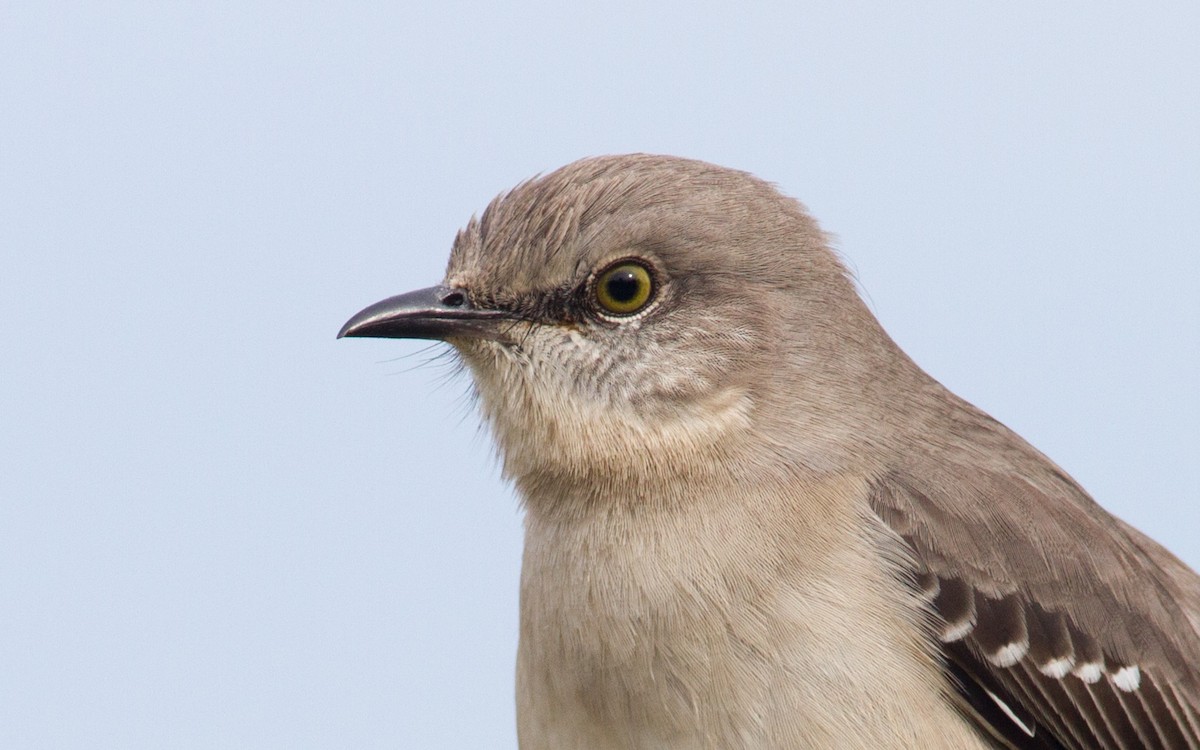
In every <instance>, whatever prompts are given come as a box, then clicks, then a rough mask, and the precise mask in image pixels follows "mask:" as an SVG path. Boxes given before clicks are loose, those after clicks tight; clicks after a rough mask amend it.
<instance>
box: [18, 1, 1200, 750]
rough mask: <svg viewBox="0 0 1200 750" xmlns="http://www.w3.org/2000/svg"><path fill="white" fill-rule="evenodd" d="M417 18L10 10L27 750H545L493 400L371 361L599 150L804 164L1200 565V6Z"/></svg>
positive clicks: (404, 351) (393, 9)
mask: <svg viewBox="0 0 1200 750" xmlns="http://www.w3.org/2000/svg"><path fill="white" fill-rule="evenodd" d="M404 5H407V6H416V5H418V4H416V3H407V4H402V3H380V4H378V5H373V6H372V5H363V4H358V3H339V4H336V6H335V5H334V4H329V5H324V6H323V5H318V4H311V3H278V4H263V3H241V2H236V3H235V2H224V3H191V4H189V3H169V4H161V3H124V4H121V3H116V4H107V3H79V4H71V3H17V2H10V3H5V4H3V6H0V248H2V250H3V266H2V269H3V270H2V271H0V332H2V333H0V341H2V342H3V345H4V354H3V357H2V358H0V386H2V387H0V456H2V457H3V458H0V603H2V606H0V746H3V747H6V748H10V747H11V748H18V747H20V748H37V747H122V748H159V747H183V748H208V747H222V748H225V747H228V748H234V747H245V748H269V747H279V748H307V747H312V748H345V747H355V748H367V747H381V748H382V747H405V748H512V747H514V746H515V736H514V731H513V719H512V687H511V683H512V664H513V652H514V648H515V644H516V594H517V574H518V566H519V555H520V542H521V539H520V534H521V531H520V514H519V511H518V508H517V505H516V502H515V500H514V498H513V496H512V493H511V492H510V490H508V489H507V488H506V487H505V486H504V485H503V484H502V483H501V482H500V480H499V478H498V474H497V471H496V468H495V465H494V462H493V460H492V459H491V456H490V447H489V443H488V441H487V439H486V436H485V435H482V434H480V431H479V428H478V421H477V419H476V417H475V415H474V414H473V413H472V411H471V409H470V405H469V403H468V402H467V401H466V399H464V397H463V396H464V394H465V393H466V392H467V390H468V388H467V384H466V382H465V381H464V380H462V379H461V376H460V377H459V378H451V379H449V380H448V381H447V380H446V375H447V372H448V368H447V367H445V366H444V365H438V364H434V365H431V366H425V367H416V369H413V368H414V366H415V365H419V364H420V363H421V362H422V361H423V360H424V358H425V357H424V355H421V354H416V353H417V352H420V351H421V350H422V349H423V347H424V345H423V344H421V343H417V342H397V341H361V340H352V341H335V340H334V335H335V333H336V332H337V330H338V328H339V327H340V326H341V324H342V323H343V322H344V321H345V320H346V319H347V318H348V317H349V316H350V315H351V314H352V313H354V312H356V311H357V310H359V309H360V308H361V307H363V306H365V305H366V304H368V303H371V302H374V301H376V300H378V299H380V298H382V297H385V296H388V295H391V294H394V293H398V292H401V291H405V290H408V289H411V288H415V287H420V286H427V285H429V284H431V283H433V282H435V281H437V280H438V279H439V278H440V275H441V271H442V268H443V265H444V262H445V258H446V255H447V252H448V250H449V246H450V241H451V239H452V237H453V235H454V232H455V230H456V229H457V228H458V227H459V226H461V225H462V224H463V223H464V222H465V221H466V219H467V218H468V217H469V216H470V215H471V214H472V213H473V212H476V211H479V210H481V209H482V207H483V206H484V205H485V204H486V202H487V201H488V200H489V199H490V198H491V197H492V196H493V195H494V194H496V193H497V192H499V191H501V190H503V189H505V188H508V187H510V186H511V185H513V184H514V183H515V182H517V181H519V180H521V179H524V178H526V177H529V176H531V175H533V174H534V173H537V172H540V171H546V170H549V169H552V168H554V167H557V166H559V165H561V164H563V163H566V162H568V161H571V160H573V159H575V158H578V157H580V156H585V155H591V154H600V153H613V152H625V151H653V152H665V153H673V154H680V155H685V156H691V157H697V158H701V159H707V160H709V161H714V162H718V163H721V164H725V165H729V166H733V167H738V168H742V169H747V170H750V171H752V172H755V173H756V174H759V175H761V176H762V177H765V178H767V179H769V180H772V181H774V182H776V183H778V184H779V185H780V186H781V187H782V188H783V189H784V190H785V191H786V192H787V193H789V194H791V195H794V196H796V197H798V198H800V199H801V200H802V201H804V202H805V203H806V204H807V205H808V206H809V207H810V208H811V209H812V211H813V212H814V213H815V214H816V216H817V217H818V218H819V219H820V221H821V222H822V224H823V226H824V227H825V228H826V229H827V230H828V231H830V232H832V233H834V234H835V235H836V236H837V238H838V247H839V249H840V250H841V252H843V253H844V254H845V256H846V257H847V258H848V260H849V262H850V264H851V266H852V267H853V268H854V269H855V270H856V272H857V273H858V275H859V277H860V279H861V282H862V284H863V286H864V287H865V289H866V290H867V292H868V296H869V299H870V302H871V304H872V307H873V308H874V309H875V311H876V312H877V314H878V315H879V317H880V318H881V320H882V321H883V323H884V325H885V326H886V327H887V328H888V330H889V331H891V333H892V334H893V336H894V337H895V338H896V339H897V340H898V341H899V342H900V344H901V345H902V346H903V347H905V348H906V349H907V350H908V352H909V353H910V354H911V355H912V356H913V357H914V358H915V359H916V360H917V361H918V362H919V363H920V364H921V365H923V366H924V367H925V368H926V369H927V370H929V371H930V372H931V373H932V374H933V375H934V376H935V377H937V378H939V379H940V380H942V381H943V382H945V383H946V384H947V385H949V386H950V387H951V388H952V389H954V390H956V391H957V392H959V393H960V394H962V395H963V396H965V397H967V398H968V399H970V400H972V401H974V402H975V403H976V404H978V405H979V406H981V407H983V408H984V409H986V410H988V411H989V412H991V413H992V414H994V415H995V416H996V417H998V418H999V419H1001V420H1002V421H1004V422H1006V423H1007V424H1008V425H1010V426H1011V427H1013V428H1014V429H1016V430H1017V431H1018V432H1020V433H1021V434H1023V435H1025V436H1026V437H1027V438H1028V439H1030V440H1031V441H1032V442H1033V443H1034V444H1035V445H1037V446H1038V447H1040V448H1041V449H1043V450H1044V451H1045V452H1046V453H1048V454H1049V455H1050V456H1051V457H1052V458H1053V459H1055V460H1056V461H1057V462H1058V463H1060V464H1061V465H1062V466H1063V467H1065V468H1066V469H1067V470H1068V471H1069V472H1071V473H1072V474H1073V475H1074V476H1075V477H1076V478H1078V479H1079V480H1080V481H1081V482H1082V483H1083V484H1084V485H1085V486H1086V487H1087V488H1088V489H1089V490H1090V491H1091V492H1092V493H1093V494H1094V495H1095V496H1096V498H1097V499H1098V500H1099V501H1100V502H1101V503H1102V504H1104V505H1105V506H1106V507H1108V508H1109V509H1111V510H1113V511H1115V512H1116V513H1118V514H1119V515H1121V516H1123V517H1124V518H1126V519H1128V520H1129V521H1131V522H1132V523H1134V524H1135V525H1136V526H1138V527H1140V528H1142V529H1144V530H1146V531H1147V532H1149V533H1150V534H1151V535H1153V536H1155V537H1156V538H1158V539H1159V540H1161V541H1162V542H1163V543H1164V544H1166V545H1167V546H1168V547H1170V548H1171V549H1173V550H1174V551H1176V552H1177V553H1178V554H1179V555H1180V556H1181V557H1183V558H1184V559H1185V560H1186V561H1188V562H1189V563H1190V564H1191V565H1193V566H1196V565H1200V504H1198V500H1200V490H1198V489H1197V488H1200V459H1198V458H1197V456H1198V455H1200V427H1198V425H1200V396H1198V395H1197V391H1198V385H1200V293H1198V292H1197V286H1198V285H1200V211H1198V209H1197V203H1198V201H1200V75H1198V74H1197V71H1200V51H1198V50H1200V47H1198V46H1197V45H1196V43H1195V40H1196V37H1197V35H1198V33H1200V10H1197V6H1196V4H1195V3H1194V2H1179V3H1173V4H1170V3H1155V4H1153V9H1151V7H1150V4H1141V6H1139V7H1137V8H1136V9H1135V7H1134V6H1133V5H1132V4H1123V5H1118V4H1101V5H1097V4H1095V3H1056V4H1054V7H1053V8H1047V7H1044V6H1045V4H1044V3H991V4H986V5H985V4H980V3H969V4H964V3H957V2H942V3H916V4H913V3H905V4H892V3H879V2H877V3H844V2H839V3H823V4H816V5H807V6H805V7H801V4H797V3H790V2H789V3H772V4H757V5H756V6H755V8H756V9H754V10H747V9H745V8H738V9H736V10H735V9H734V8H733V5H732V4H731V5H729V6H722V5H716V4H713V5H698V4H695V3H677V4H673V5H653V6H651V5H649V4H646V3H625V4H606V5H592V6H590V7H589V8H588V9H579V8H575V7H572V6H570V5H568V4H563V3H543V4H512V5H505V6H499V5H497V6H491V7H484V6H482V5H479V4H471V3H429V4H420V5H423V6H424V5H427V6H428V7H408V8H405V9H401V6H404ZM434 351H436V350H434Z"/></svg>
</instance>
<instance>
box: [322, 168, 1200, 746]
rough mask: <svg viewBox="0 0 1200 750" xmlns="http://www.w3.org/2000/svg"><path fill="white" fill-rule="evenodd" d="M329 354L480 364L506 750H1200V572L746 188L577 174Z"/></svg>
mask: <svg viewBox="0 0 1200 750" xmlns="http://www.w3.org/2000/svg"><path fill="white" fill-rule="evenodd" d="M638 269H641V270H638ZM647 289H648V290H649V295H648V296H647V297H646V298H645V300H644V301H643V300H642V297H640V296H638V295H640V293H641V292H643V291H646V290H647ZM606 295H607V296H606ZM342 334H343V335H347V336H386V337H419V338H441V339H445V340H447V341H449V342H450V343H451V344H453V345H454V347H455V348H456V349H457V351H458V353H459V354H460V356H461V357H462V359H463V361H464V362H465V363H466V365H467V366H468V367H469V369H470V371H471V374H472V376H473V378H474V382H475V385H476V388H477V390H478V393H479V396H480V404H481V407H482V410H483V413H484V416H485V417H486V419H487V422H488V423H489V425H490V426H491V428H492V431H493V434H494V436H495V438H496V440H497V443H498V445H499V448H500V453H501V455H502V457H503V465H504V471H505V474H506V476H507V477H508V478H509V479H511V480H512V481H513V482H514V483H515V485H516V486H517V488H518V490H519V492H520V496H521V498H522V502H523V504H524V506H525V509H526V549H525V559H524V567H523V571H522V585H521V641H520V647H519V652H518V684H517V702H518V729H519V735H520V741H521V746H522V747H523V748H526V750H529V749H530V748H575V747H578V748H659V747H672V748H735V747H745V748H767V747H780V748H782V747H811V748H851V747H862V748H901V747H905V748H917V747H920V748H971V747H975V748H985V747H1011V748H1080V749H1082V748H1154V747H1161V748H1192V749H1196V748H1200V675H1198V671H1197V670H1198V665H1200V578H1198V577H1197V575H1196V574H1195V573H1194V572H1193V571H1191V570H1189V569H1188V568H1187V567H1186V566H1184V565H1183V564H1182V563H1181V562H1179V561H1178V560H1177V559H1176V558H1175V557H1174V556H1172V555H1171V554H1170V553H1169V552H1167V551H1166V550H1164V549H1163V548H1162V547H1160V546H1158V545H1157V544H1155V543H1154V542H1153V541H1152V540H1150V539H1148V538H1147V537H1145V536H1144V535H1142V534H1141V533H1139V532H1138V531H1136V530H1135V529H1133V528H1131V527H1130V526H1128V525H1126V524H1125V523H1123V522H1121V521H1120V520H1118V519H1116V518H1114V517H1112V516H1111V515H1109V514H1108V513H1106V512H1105V511H1104V510H1103V509H1101V508H1100V507H1099V506H1098V505H1096V503H1094V502H1093V501H1092V499H1091V498H1090V497H1089V496H1088V495H1087V493H1086V492H1084V490H1082V489H1081V488H1080V487H1079V486H1078V485H1077V484H1076V483H1075V482H1074V481H1073V480H1072V479H1071V478H1070V477H1069V476H1067V475H1066V474H1065V473H1064V472H1063V471H1062V470H1061V469H1059V468H1058V467H1057V466H1055V465H1054V464H1053V463H1052V462H1051V461H1050V460H1048V459H1047V458H1046V457H1045V456H1043V455H1042V454H1040V453H1039V452H1037V451H1036V450H1035V449H1034V448H1032V447H1030V446H1029V445H1028V444H1027V443H1026V442H1025V441H1023V440H1022V439H1021V438H1020V437H1019V436H1017V435H1015V434H1014V433H1012V432H1011V431H1010V430H1008V429H1007V428H1005V427H1004V426H1003V425H1001V424H999V423H998V422H996V421H995V420H993V419H991V418H990V417H988V416H987V415H986V414H984V413H982V412H980V411H979V410H978V409H976V408H974V407H972V406H971V405H970V404H967V403H966V402H964V401H962V400H961V399H959V398H958V397H956V396H955V395H954V394H952V393H950V392H949V391H947V390H946V389H945V388H944V387H943V386H941V385H940V384H939V383H937V382H936V381H935V380H933V379H932V378H931V377H929V376H928V375H927V374H926V373H925V372H923V371H922V370H921V369H920V368H919V367H917V366H916V365H915V364H914V363H913V362H912V361H911V360H910V359H909V358H908V357H907V356H906V355H905V354H904V353H903V352H902V351H900V349H899V348H898V347H897V346H896V345H895V343H894V342H893V341H892V340H891V339H890V338H889V337H888V336H887V334H886V333H885V332H884V331H883V330H882V328H881V327H880V326H879V324H878V323H877V322H876V320H875V319H874V317H873V316H872V315H871V313H870V312H869V311H868V310H867V308H866V306H865V305H864V304H863V303H862V301H861V300H860V298H859V297H858V295H857V293H856V292H855V289H854V286H853V284H852V283H851V281H850V280H849V278H848V276H847V274H846V272H845V270H844V269H843V267H842V266H841V264H840V263H839V261H838V259H837V258H836V256H835V255H834V254H833V252H832V251H831V250H830V249H829V247H828V243H827V241H826V238H825V237H824V235H823V234H822V233H821V231H820V230H819V228H818V227H817V226H816V224H815V223H814V222H813V220H812V219H811V218H810V217H809V216H808V215H807V214H806V212H805V211H804V209H803V208H802V207H801V206H800V204H798V203H797V202H795V201H793V200H791V199H789V198H786V197H784V196H782V195H781V194H779V193H778V192H777V191H776V190H775V189H774V188H773V187H771V186H770V185H768V184H766V183H764V182H762V181H760V180H758V179H755V178H754V177H752V176H750V175H747V174H745V173H742V172H736V171H733V170H728V169H723V168H720V167H716V166H713V165H709V164H705V163H701V162H696V161H689V160H684V159H677V158H672V157H660V156H647V155H632V156H617V157H602V158H595V159H586V160H583V161H580V162H576V163H574V164H571V165H569V166H567V167H564V168H563V169H560V170H558V171H556V172H554V173H552V174H549V175H547V176H544V177H541V178H538V179H535V180H532V181H530V182H527V183H525V184H523V185H520V186H518V187H517V188H515V189H514V190H513V191H511V192H509V193H507V194H505V195H502V196H500V197H499V198H497V199H496V200H495V201H494V202H493V203H492V204H491V205H490V206H489V207H488V208H487V210H486V211H485V212H484V214H483V215H482V217H481V218H479V219H478V220H472V221H471V222H470V223H469V225H468V226H467V227H466V228H465V229H464V230H463V231H462V232H460V233H459V235H458V237H457V238H456V240H455V243H454V248H453V251H452V254H451V258H450V264H449V268H448V270H447V274H446V278H445V280H444V282H443V284H442V285H440V286H438V287H435V288H433V289H430V290H422V291H421V292H416V293H412V294H409V295H402V296H401V297H396V298H392V299H390V300H385V301H383V302H381V303H378V304H377V305H373V306H372V307H370V308H367V309H366V310H364V311H363V312H362V313H360V314H359V315H357V316H355V317H354V318H353V319H352V320H351V321H350V322H349V323H347V325H346V327H345V328H344V329H343V331H342Z"/></svg>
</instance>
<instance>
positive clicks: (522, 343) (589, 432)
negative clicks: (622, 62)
mask: <svg viewBox="0 0 1200 750" xmlns="http://www.w3.org/2000/svg"><path fill="white" fill-rule="evenodd" d="M847 318H854V320H852V321H851V320H847ZM846 331H851V332H855V333H854V334H853V335H855V336H857V337H858V338H859V339H861V340H851V339H848V338H847V336H846V335H845V332H846ZM341 335H343V336H367V337H393V338H432V339H442V340H445V341H447V342H449V343H450V344H452V345H453V346H454V347H455V348H456V349H457V351H458V352H459V354H460V355H461V357H462V359H463V360H464V361H465V362H466V364H467V366H468V367H469V369H470V371H471V373H472V375H473V376H474V380H475V384H476V387H477V389H478V393H479V396H480V400H481V405H482V408H483V411H484V413H485V415H486V417H487V419H488V421H489V422H490V424H491V426H492V428H493V431H494V434H495V436H496V438H497V441H498V443H499V446H500V449H501V453H502V454H503V457H504V465H505V469H506V472H507V473H508V474H509V475H510V476H512V477H514V478H515V479H517V481H518V482H536V481H542V480H550V481H556V482H557V481H561V480H563V479H568V480H570V479H576V480H586V481H590V482H596V481H603V482H605V483H607V482H608V481H612V482H620V481H628V480H629V479H630V478H636V479H637V481H639V482H645V481H646V478H647V477H663V478H664V479H669V478H672V477H678V476H679V475H680V474H684V473H686V474H690V475H703V474H705V473H708V472H712V471H717V470H718V467H722V466H724V467H726V468H724V469H721V470H723V471H728V468H727V467H728V466H729V465H730V463H729V462H728V461H727V460H723V459H728V458H729V457H730V456H732V455H733V454H737V455H738V456H741V457H746V456H752V457H753V458H752V460H751V461H750V464H759V463H763V462H764V461H767V460H768V459H769V457H770V456H771V455H773V454H776V453H779V452H791V451H794V450H797V449H803V448H804V446H803V445H799V446H798V445H794V443H795V441H791V443H793V444H789V445H788V446H780V445H775V444H774V443H773V442H772V437H771V436H772V435H773V434H778V433H779V430H777V429H776V428H777V427H778V426H779V424H780V423H782V422H787V423H789V424H790V425H792V426H796V425H799V426H800V427H801V428H802V429H803V427H804V425H805V424H806V423H807V424H808V425H809V426H810V427H812V428H813V429H811V430H809V432H810V433H811V434H812V436H813V438H812V440H813V444H812V445H810V446H808V447H809V448H811V451H802V452H805V453H810V454H811V455H825V456H828V455H830V452H829V451H828V447H829V446H828V445H826V444H825V443H827V442H828V441H830V440H837V439H839V438H838V436H839V435H840V434H841V433H843V432H845V430H842V429H840V428H839V425H842V424H845V423H846V422H847V419H846V418H847V416H848V414H847V410H849V411H850V412H852V411H853V407H852V406H849V407H848V406H847V403H848V402H847V399H849V403H851V404H853V403H854V402H855V401H861V400H862V398H863V395H864V394H863V393H862V392H861V390H862V389H863V388H864V387H867V386H866V385H864V383H865V382H867V381H870V380H871V379H872V377H871V376H872V373H870V372H868V370H869V369H870V368H869V366H868V365H869V362H870V360H871V357H870V356H868V355H867V351H868V350H870V349H873V348H878V346H879V345H880V342H881V339H880V337H881V336H882V333H881V332H879V331H878V327H877V325H875V323H874V320H873V318H871V316H870V314H869V313H867V312H866V309H865V307H863V305H862V304H861V302H860V301H859V299H858V297H857V295H856V293H855V292H854V289H853V285H852V283H851V282H850V281H849V280H848V279H847V277H846V274H845V272H844V270H843V268H842V266H841V264H840V263H839V262H838V260H837V258H836V257H835V255H834V254H833V253H832V252H831V251H830V250H829V249H828V245H827V242H826V238H825V237H824V235H823V234H822V233H821V231H820V230H819V229H818V228H817V226H816V224H815V223H814V222H813V220H812V219H811V218H810V217H809V216H808V215H807V214H806V213H805V211H804V209H803V208H802V207H801V206H800V204H799V203H797V202H795V201H793V200H791V199H789V198H786V197H784V196H782V195H781V194H780V193H779V192H777V191H776V190H775V189H774V188H773V187H772V186H770V185H769V184H767V183H765V182H762V181H760V180H758V179H756V178H754V177H752V176H750V175H748V174H746V173H743V172H737V171H733V170H729V169H724V168H720V167H716V166H713V165H710V164H706V163H703V162H697V161H690V160H684V159H678V158H673V157H661V156H647V155H631V156H615V157H600V158H593V159H585V160H583V161H579V162H576V163H574V164H571V165H568V166H567V167H564V168H562V169H560V170H558V171H556V172H553V173H551V174H549V175H546V176H544V177H540V178H537V179H534V180H531V181H529V182H526V183H524V184H522V185H520V186H518V187H517V188H515V189H513V190H512V191H510V192H508V193H506V194H503V195H501V196H500V197H498V198H497V199H496V200H495V201H493V202H492V204H491V205H490V206H488V208H487V210H486V211H485V212H484V213H483V215H482V217H481V218H479V219H472V221H471V222H470V223H469V224H468V225H467V227H466V228H465V229H463V230H462V231H461V232H460V233H459V234H458V237H457V238H456V239H455V242H454V248H453V251H452V253H451V257H450V263H449V267H448V269H447V272H446V277H445V280H444V281H443V282H442V284H440V285H439V286H436V287H432V288H430V289H424V290H420V291H417V292H412V293H409V294H404V295H400V296H398V297H393V298H391V299H388V300H384V301H382V302H380V303H377V304H376V305H372V306H371V307H368V308H367V309H365V310H363V311H362V312H361V313H359V314H358V315H356V316H355V317H354V318H353V319H351V320H350V321H349V322H348V323H347V324H346V326H345V327H344V328H343V330H342V333H341ZM883 338H886V337H883ZM839 393H843V394H848V395H847V397H846V398H836V397H835V398H832V399H831V394H835V395H836V394H839ZM839 402H840V407H839V411H838V412H837V413H834V412H833V411H832V409H831V404H834V403H839ZM849 416H853V415H849ZM849 421H851V422H852V421H854V420H853V419H851V420H849ZM792 434H795V433H794V432H793V433H792ZM818 435H820V437H817V436H818ZM801 442H803V441H801ZM817 442H821V443H822V444H821V445H817V444H816V443H817ZM791 458H792V459H795V458H796V457H795V456H792V457H791ZM800 458H801V461H802V460H803V457H802V456H801V457H800ZM823 460H826V461H827V460H828V459H823ZM742 465H747V464H744V463H743V464H742Z"/></svg>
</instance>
